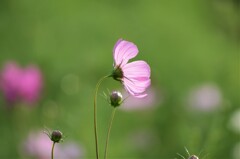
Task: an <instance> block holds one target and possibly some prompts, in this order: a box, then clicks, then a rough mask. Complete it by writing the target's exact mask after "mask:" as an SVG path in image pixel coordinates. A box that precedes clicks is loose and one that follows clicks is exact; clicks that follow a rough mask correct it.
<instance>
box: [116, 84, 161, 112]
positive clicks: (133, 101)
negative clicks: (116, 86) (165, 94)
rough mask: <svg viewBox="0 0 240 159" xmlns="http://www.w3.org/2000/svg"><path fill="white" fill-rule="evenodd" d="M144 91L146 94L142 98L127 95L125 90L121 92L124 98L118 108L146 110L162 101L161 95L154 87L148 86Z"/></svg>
mask: <svg viewBox="0 0 240 159" xmlns="http://www.w3.org/2000/svg"><path fill="white" fill-rule="evenodd" d="M146 93H147V94H148V96H146V97H144V98H140V99H139V98H135V97H134V96H129V95H127V93H126V92H124V93H123V97H124V98H125V100H124V102H123V104H122V106H121V107H120V109H123V110H127V111H132V110H146V109H152V108H154V107H156V106H158V105H159V104H161V102H162V96H161V94H160V93H159V91H157V90H156V89H154V88H149V89H148V90H147V91H146Z"/></svg>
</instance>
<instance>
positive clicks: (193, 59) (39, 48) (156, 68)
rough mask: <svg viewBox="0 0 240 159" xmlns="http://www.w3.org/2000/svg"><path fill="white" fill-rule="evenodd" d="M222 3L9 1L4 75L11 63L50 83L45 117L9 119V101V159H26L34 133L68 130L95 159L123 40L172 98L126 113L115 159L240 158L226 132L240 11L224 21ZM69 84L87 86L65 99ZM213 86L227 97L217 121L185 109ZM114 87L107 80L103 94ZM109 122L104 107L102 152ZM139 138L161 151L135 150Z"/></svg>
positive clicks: (5, 143)
mask: <svg viewBox="0 0 240 159" xmlns="http://www.w3.org/2000/svg"><path fill="white" fill-rule="evenodd" d="M222 2H223V1H222ZM218 3H221V2H220V1H219V2H218V1H207V0H205V1H184V2H181V3H179V2H177V1H151V0H150V1H143V0H140V1H134V0H129V1H127V0H122V1H110V0H106V1H94V0H92V1H84V0H83V1H77V0H71V1H65V0H58V1H56V0H51V1H46V0H43V1H31V0H22V1H17V0H1V2H0V30H1V31H0V63H1V66H3V65H4V63H5V62H6V61H7V60H16V61H17V62H18V63H20V64H21V65H22V66H25V65H27V64H29V63H35V64H37V65H39V67H40V68H41V69H42V71H43V73H44V82H45V83H44V93H43V97H42V98H41V101H40V102H39V103H38V105H37V106H36V108H31V109H28V107H27V108H26V107H24V106H23V105H22V106H21V107H16V108H14V109H13V110H12V111H7V110H6V109H5V104H4V100H3V98H2V97H1V100H0V103H1V105H2V106H1V108H0V110H1V111H0V113H1V114H0V119H1V120H0V121H1V122H0V123H1V132H0V135H1V137H2V139H1V140H2V141H1V144H0V156H1V158H26V156H23V155H22V154H21V153H20V152H19V151H20V150H19V149H21V148H19V147H21V144H20V143H21V142H23V141H24V138H26V136H27V134H28V132H29V131H31V130H32V129H34V128H35V129H43V128H44V126H47V127H49V128H53V129H54V128H58V129H61V130H62V131H63V132H64V133H65V134H66V135H67V138H66V140H69V139H72V140H75V141H76V142H79V143H81V144H82V145H84V147H85V148H86V156H85V158H87V159H88V158H94V156H95V154H94V138H93V137H94V135H93V124H92V123H93V121H92V115H93V91H94V87H95V85H96V83H97V80H98V79H100V77H102V76H104V75H106V74H108V73H109V72H110V71H111V70H112V63H113V60H112V48H113V46H114V44H115V42H116V41H117V39H118V38H124V39H126V40H129V41H133V42H134V43H135V44H136V45H137V46H138V48H139V50H140V53H139V55H138V56H137V57H136V59H144V60H146V61H147V62H148V63H149V64H150V66H151V70H152V83H153V85H154V86H155V87H157V88H160V90H161V91H162V92H163V96H164V101H163V103H162V104H161V106H160V107H157V109H154V110H149V111H142V112H141V111H140V112H124V111H120V110H119V111H118V112H117V114H116V118H115V121H114V125H113V129H112V134H111V138H110V147H109V158H131V159H134V158H149V159H151V158H152V159H154V158H174V157H177V155H176V153H177V152H179V153H181V154H185V151H184V146H186V147H187V148H188V149H189V151H190V152H191V153H195V154H198V153H199V152H200V151H203V155H205V154H209V156H208V157H207V158H210V159H211V158H213V159H216V158H231V157H232V149H233V147H234V145H235V144H236V143H238V142H239V134H237V133H234V132H232V131H231V130H229V129H228V127H227V125H228V122H229V118H230V116H231V114H232V112H233V111H234V110H236V109H237V108H239V104H240V100H239V93H240V92H239V90H240V73H239V72H240V70H239V68H240V64H239V62H240V61H239V60H240V55H239V53H240V48H239V46H240V45H239V40H238V39H239V37H240V35H239V32H237V31H236V32H234V31H232V29H231V26H233V28H238V27H239V19H240V18H239V14H237V13H239V10H240V9H239V8H240V7H238V8H237V11H236V13H235V12H231V13H229V12H227V14H231V15H228V16H227V17H226V19H227V20H226V21H224V18H222V17H223V16H222V15H225V12H224V11H223V12H221V11H222V10H221V9H220V10H219V7H218V6H217V7H216V5H219V4H218ZM229 3H230V2H229ZM220 5H221V4H220ZM222 7H223V8H225V7H224V5H223V6H222ZM216 8H217V9H218V10H217V9H216ZM234 17H238V18H234ZM228 21H231V22H228ZM220 24H222V25H220ZM224 24H225V26H224ZM228 24H230V25H228ZM222 28H225V29H224V30H223V29H222ZM229 28H230V29H229ZM228 30H229V32H228ZM233 30H234V29H233ZM228 35H234V36H228ZM236 37H237V38H236ZM69 74H73V75H75V76H77V77H78V79H79V83H78V84H79V90H78V92H77V93H73V94H67V93H66V92H64V90H63V89H62V82H63V78H64V77H66V76H67V75H69ZM208 82H213V83H216V84H217V85H218V86H219V88H220V89H221V91H222V94H223V101H224V102H223V103H222V105H221V108H220V109H219V110H218V111H216V112H213V113H209V114H201V113H192V112H189V111H188V110H187V109H186V107H185V105H186V103H184V98H186V96H187V94H188V92H189V90H190V89H191V88H192V87H193V86H196V85H199V84H202V83H208ZM115 86H116V82H113V81H111V80H107V81H105V82H104V83H103V85H102V87H101V90H100V93H101V92H102V91H106V89H107V88H114V87H115ZM117 86H118V88H120V85H119V84H117ZM20 105H21V104H20ZM109 115H110V108H108V105H107V102H106V101H105V100H103V99H102V98H101V97H99V131H100V144H101V152H102V151H103V145H104V138H105V132H106V128H107V121H108V118H109ZM138 130H143V131H145V130H146V131H150V132H152V133H153V135H152V137H153V140H154V142H153V143H152V145H151V144H150V145H151V146H150V147H147V148H146V150H141V149H138V148H137V147H135V146H136V145H134V144H133V145H131V143H130V141H131V138H132V136H131V133H132V134H134V132H137V131H138ZM200 158H201V157H200Z"/></svg>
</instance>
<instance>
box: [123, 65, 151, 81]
mask: <svg viewBox="0 0 240 159" xmlns="http://www.w3.org/2000/svg"><path fill="white" fill-rule="evenodd" d="M122 71H123V75H124V76H125V77H126V78H131V79H135V80H139V81H141V80H144V79H148V78H149V77H150V74H151V70H150V66H149V65H148V64H147V63H146V62H145V61H134V62H130V63H128V64H126V65H124V66H123V67H122Z"/></svg>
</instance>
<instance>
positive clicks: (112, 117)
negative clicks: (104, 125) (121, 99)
mask: <svg viewBox="0 0 240 159" xmlns="http://www.w3.org/2000/svg"><path fill="white" fill-rule="evenodd" d="M115 112H116V108H113V110H112V115H111V118H110V122H109V126H108V132H107V139H106V144H105V153H104V159H107V152H108V142H109V137H110V132H111V128H112V123H113V119H114V116H115Z"/></svg>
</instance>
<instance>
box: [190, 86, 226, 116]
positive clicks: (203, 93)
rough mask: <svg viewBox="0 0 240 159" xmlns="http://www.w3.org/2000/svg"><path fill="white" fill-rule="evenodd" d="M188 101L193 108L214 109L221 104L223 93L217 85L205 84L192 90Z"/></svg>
mask: <svg viewBox="0 0 240 159" xmlns="http://www.w3.org/2000/svg"><path fill="white" fill-rule="evenodd" d="M188 102H189V105H190V106H191V107H192V108H195V109H197V110H201V111H206V112H207V111H212V110H215V109H216V108H217V107H218V106H220V104H221V102H222V94H221V92H220V90H219V88H218V87H217V86H215V85H213V84H204V85H202V86H199V87H196V88H194V89H193V90H192V91H191V93H190V95H189V98H188Z"/></svg>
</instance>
